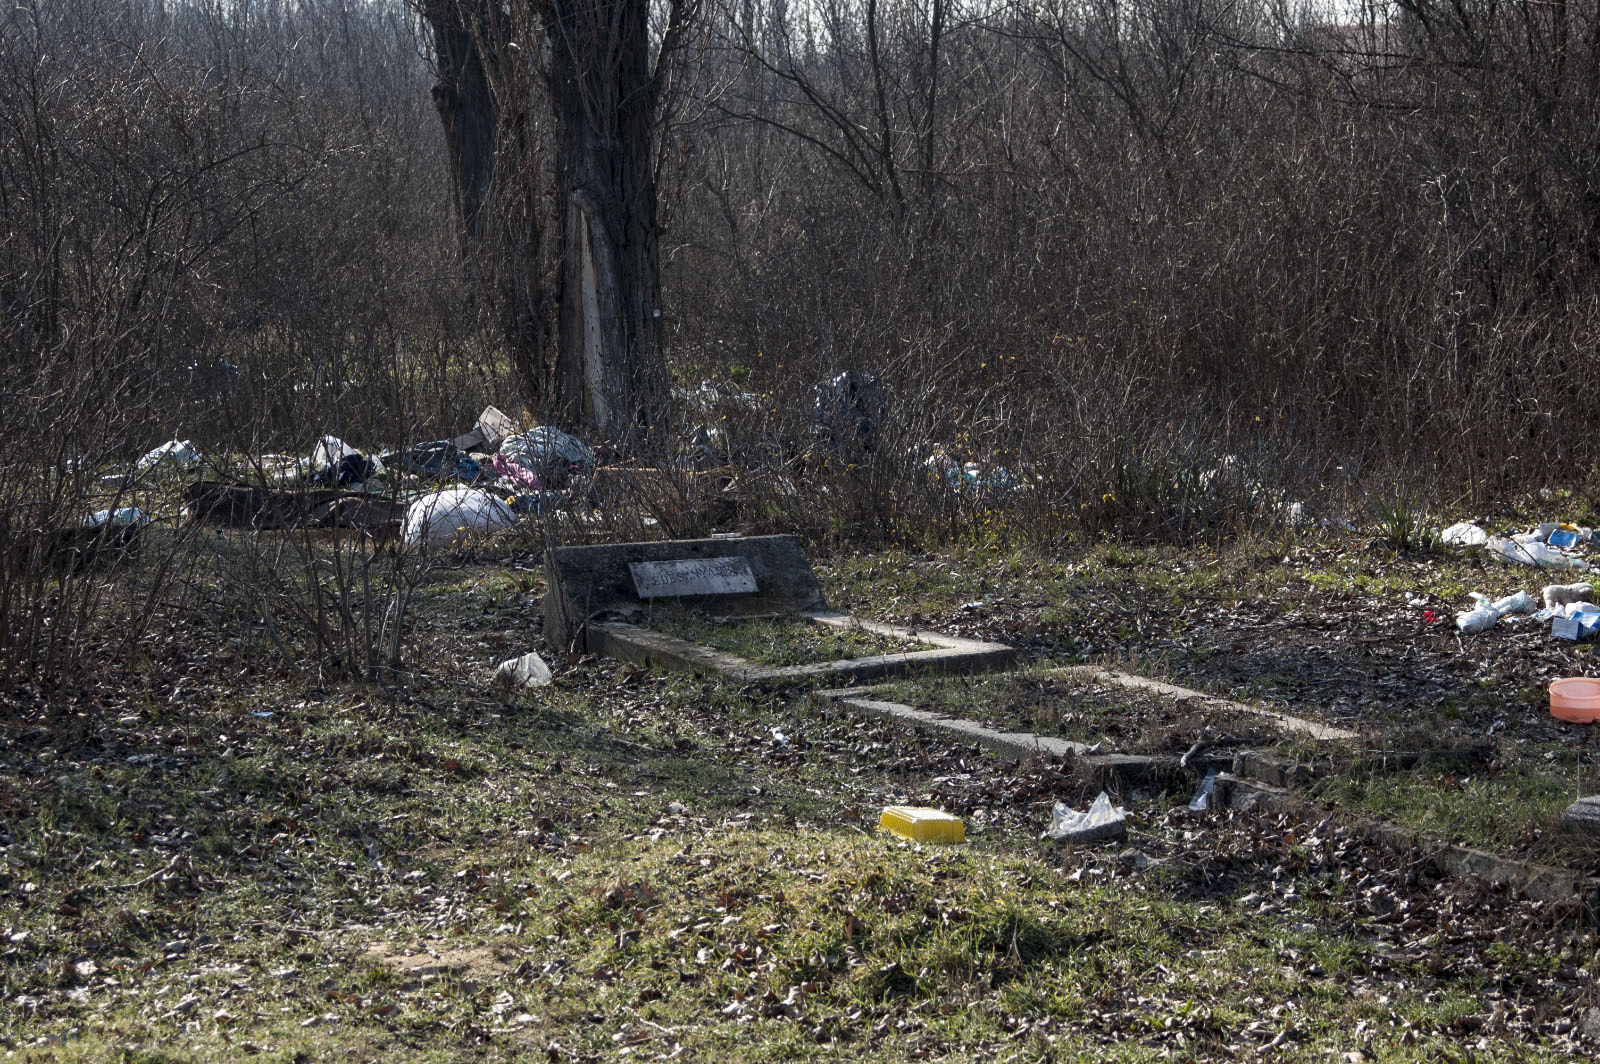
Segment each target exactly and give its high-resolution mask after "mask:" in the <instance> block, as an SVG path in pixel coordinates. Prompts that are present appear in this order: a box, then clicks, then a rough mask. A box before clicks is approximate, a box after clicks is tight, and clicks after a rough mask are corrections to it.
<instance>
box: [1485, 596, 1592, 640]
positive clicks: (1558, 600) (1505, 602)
mask: <svg viewBox="0 0 1600 1064" xmlns="http://www.w3.org/2000/svg"><path fill="white" fill-rule="evenodd" d="M1471 598H1472V606H1471V608H1470V609H1465V610H1462V611H1461V612H1460V613H1457V614H1456V628H1457V629H1458V630H1459V631H1460V632H1462V633H1463V634H1465V635H1477V634H1479V633H1481V632H1487V631H1488V630H1489V629H1491V628H1493V627H1495V626H1496V625H1498V624H1499V623H1500V622H1501V621H1502V620H1505V619H1512V620H1517V619H1521V618H1524V617H1526V618H1529V619H1531V620H1534V621H1538V622H1541V623H1542V622H1546V621H1548V622H1549V624H1550V635H1551V637H1552V638H1555V639H1568V640H1574V641H1576V640H1580V639H1592V638H1594V637H1595V635H1596V634H1600V606H1597V605H1595V603H1594V602H1593V601H1592V600H1593V598H1594V585H1593V584H1588V583H1581V584H1549V585H1547V586H1546V587H1545V589H1544V590H1543V592H1541V593H1540V598H1541V599H1543V601H1544V607H1543V608H1542V609H1541V608H1539V603H1538V602H1537V601H1535V600H1534V598H1533V596H1532V595H1529V594H1528V593H1527V592H1526V591H1518V592H1517V593H1516V594H1514V595H1506V596H1505V597H1504V598H1499V599H1490V598H1489V596H1488V595H1484V594H1482V593H1480V592H1476V591H1475V592H1473V593H1472V595H1471Z"/></svg>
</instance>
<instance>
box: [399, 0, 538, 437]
mask: <svg viewBox="0 0 1600 1064" xmlns="http://www.w3.org/2000/svg"><path fill="white" fill-rule="evenodd" d="M420 10H421V13H422V15H423V18H424V19H425V20H426V21H427V23H428V25H429V27H430V29H431V30H432V32H433V41H434V53H435V57H436V62H437V64H438V78H437V80H436V81H435V83H434V87H433V100H434V105H435V106H436V107H437V108H438V111H439V119H440V121H441V122H442V123H443V126H444V135H445V148H446V154H447V155H448V156H449V160H450V181H451V186H452V189H453V191H454V193H455V200H456V207H457V211H458V217H459V220H460V226H461V253H462V257H463V260H464V261H465V263H466V266H467V271H468V273H469V275H470V276H471V279H472V281H473V283H474V288H475V290H476V293H477V297H478V298H479V299H481V300H482V301H483V304H484V306H485V308H486V309H487V311H488V312H489V314H490V315H491V316H492V318H493V319H494V320H495V323H496V325H497V326H498V328H499V332H500V335H501V338H502V339H503V340H504V342H505V344H506V348H507V352H508V354H509V356H510V358H511V364H512V370H513V372H514V374H515V376H516V379H517V384H518V387H519V389H520V391H521V393H522V399H523V401H524V403H526V404H527V406H528V408H529V409H530V410H532V411H535V412H539V413H542V412H544V411H545V409H546V407H547V406H548V396H549V394H550V381H549V377H550V371H549V362H550V358H549V349H550V347H551V343H550V339H551V332H552V329H551V319H552V312H551V303H552V293H551V286H550V285H549V283H548V282H547V281H546V279H545V276H544V275H545V273H546V272H547V271H546V270H544V269H543V267H542V256H543V253H544V229H545V227H546V223H545V221H544V219H543V214H544V211H543V208H542V205H541V203H540V200H541V192H542V190H541V183H542V174H541V171H542V169H543V168H542V165H541V161H540V158H539V151H538V146H537V144H536V143H535V140H536V130H535V120H534V118H533V115H532V108H533V105H534V100H533V99H532V98H531V95H532V94H531V92H530V89H531V88H532V87H533V78H532V77H531V75H530V74H529V73H528V72H527V64H526V62H525V60H524V59H523V58H522V56H521V55H520V54H519V51H518V47H517V46H516V45H515V44H514V43H513V30H512V25H511V20H510V17H509V16H508V14H507V11H506V9H505V8H504V7H502V6H501V5H499V4H498V3H496V2H494V0H420Z"/></svg>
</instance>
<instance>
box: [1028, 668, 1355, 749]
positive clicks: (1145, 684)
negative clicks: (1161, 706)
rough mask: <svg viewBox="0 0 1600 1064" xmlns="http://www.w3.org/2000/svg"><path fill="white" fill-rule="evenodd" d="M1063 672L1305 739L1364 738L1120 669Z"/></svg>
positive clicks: (1273, 710)
mask: <svg viewBox="0 0 1600 1064" xmlns="http://www.w3.org/2000/svg"><path fill="white" fill-rule="evenodd" d="M1060 671H1061V672H1062V673H1064V674H1066V675H1071V676H1080V677H1083V678H1085V679H1091V680H1098V681H1099V682H1101V683H1110V684H1116V685H1117V686H1119V687H1131V688H1134V689H1135V690H1139V691H1149V692H1150V693H1151V694H1159V695H1166V696H1167V697H1168V698H1175V699H1178V700H1179V701H1188V700H1190V699H1199V700H1200V701H1202V702H1209V703H1211V704H1212V705H1214V706H1217V707H1219V708H1221V709H1228V710H1232V711H1233V712H1235V713H1248V714H1250V715H1251V716H1256V717H1265V718H1266V719H1268V720H1271V721H1273V722H1274V723H1275V724H1277V726H1278V728H1279V729H1280V730H1282V731H1286V732H1298V733H1300V734H1301V735H1305V736H1307V737H1309V738H1312V739H1317V740H1319V741H1330V740H1332V741H1337V740H1348V739H1359V738H1361V735H1360V734H1359V733H1357V732H1353V731H1349V730H1347V729H1345V728H1336V727H1334V726H1333V725H1331V724H1318V723H1317V722H1316V721H1314V720H1305V719H1303V718H1301V717H1292V716H1290V715H1289V714H1287V713H1280V712H1278V711H1277V710H1275V709H1267V708H1266V707H1265V706H1256V705H1251V704H1250V703H1249V702H1235V701H1233V700H1232V699H1228V698H1219V697H1217V696H1216V695H1208V694H1206V693H1205V692H1204V691H1195V690H1193V689H1191V688H1188V687H1179V686H1178V685H1177V684H1171V683H1164V682H1163V681H1161V680H1152V679H1150V678H1149V677H1146V676H1136V675H1134V674H1133V673H1131V672H1119V671H1117V670H1116V669H1108V668H1105V667H1104V666H1101V665H1070V666H1067V667H1066V668H1063V669H1061V670H1060Z"/></svg>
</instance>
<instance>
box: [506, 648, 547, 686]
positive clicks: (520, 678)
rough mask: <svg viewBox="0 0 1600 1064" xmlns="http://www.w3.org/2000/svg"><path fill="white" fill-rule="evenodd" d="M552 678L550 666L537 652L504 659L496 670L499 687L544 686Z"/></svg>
mask: <svg viewBox="0 0 1600 1064" xmlns="http://www.w3.org/2000/svg"><path fill="white" fill-rule="evenodd" d="M550 680H551V675H550V666H549V665H547V664H545V660H544V659H543V658H541V657H540V656H539V655H538V654H535V653H528V654H524V655H522V657H520V658H511V659H510V660H508V661H502V662H501V663H500V667H499V668H497V669H495V671H494V682H495V684H496V686H499V687H544V686H546V685H548V684H549V683H550Z"/></svg>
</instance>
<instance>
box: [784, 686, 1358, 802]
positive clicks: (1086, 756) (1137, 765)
mask: <svg viewBox="0 0 1600 1064" xmlns="http://www.w3.org/2000/svg"><path fill="white" fill-rule="evenodd" d="M1041 672H1042V673H1043V674H1045V675H1051V674H1054V675H1058V676H1065V677H1076V678H1081V679H1085V680H1088V681H1091V682H1101V683H1112V684H1116V685H1118V686H1121V687H1128V688H1132V689H1135V690H1140V691H1149V692H1151V693H1154V694H1161V695H1166V696H1168V697H1171V698H1175V699H1177V700H1178V701H1180V702H1187V701H1191V700H1198V701H1201V702H1204V703H1206V704H1207V705H1209V706H1213V707H1216V708H1219V709H1226V710H1229V711H1231V712H1236V713H1247V714H1250V715H1252V716H1257V717H1261V718H1263V719H1265V720H1269V721H1271V722H1272V723H1273V724H1275V725H1276V726H1277V727H1278V728H1280V729H1281V730H1283V731H1285V732H1289V733H1295V734H1301V735H1305V736H1307V737H1309V738H1310V739H1312V740H1315V741H1318V742H1339V741H1345V740H1352V739H1359V738H1360V736H1359V735H1358V734H1357V733H1355V732H1352V731H1346V730H1345V729H1343V728H1334V727H1331V726H1329V725H1324V724H1318V723H1317V722H1315V721H1310V720H1304V719H1302V718H1300V717H1294V716H1290V715H1289V714H1287V713H1279V712H1278V711H1276V710H1271V709H1265V708H1263V707H1261V706H1254V705H1251V704H1249V703H1248V702H1235V701H1232V700H1230V699H1226V698H1217V697H1214V696H1212V695H1208V694H1205V693H1203V692H1200V691H1194V690H1191V689H1189V688H1187V687H1178V686H1177V685H1175V684H1169V683H1162V682H1160V681H1158V680H1150V679H1146V678H1145V677H1143V676H1135V675H1133V674H1131V673H1125V672H1117V671H1115V670H1112V669H1105V668H1101V667H1100V666H1097V665H1081V666H1080V665H1067V666H1062V667H1059V668H1050V669H1043V670H1041ZM871 694H872V691H871V689H870V688H868V689H864V690H863V689H859V688H857V689H852V688H839V689H834V690H827V691H818V692H816V695H817V697H819V698H824V699H827V700H829V701H834V702H840V703H843V704H844V705H847V706H850V707H851V708H853V709H860V710H864V711H866V712H868V713H872V714H875V715H877V716H880V717H884V718H886V719H889V720H891V721H894V722H895V723H898V724H903V725H905V726H907V727H910V728H912V729H914V730H918V731H928V732H937V733H940V734H942V735H946V736H949V737H950V738H953V739H956V740H958V741H960V742H969V743H976V744H977V745H979V746H982V747H984V748H985V749H988V750H993V751H995V752H996V753H999V754H1002V755H1005V756H1008V757H1015V758H1018V759H1020V760H1026V759H1027V758H1029V757H1036V756H1043V757H1059V758H1068V759H1074V760H1077V761H1079V762H1083V763H1085V764H1090V763H1092V764H1094V765H1095V766H1097V767H1099V768H1103V769H1105V770H1106V771H1109V772H1110V773H1111V774H1112V775H1113V776H1116V777H1118V778H1122V777H1130V778H1146V777H1148V776H1153V775H1160V774H1162V773H1168V774H1170V772H1171V771H1175V770H1176V769H1177V768H1178V759H1177V758H1175V757H1168V756H1165V755H1158V754H1121V753H1116V752H1108V753H1102V752H1101V744H1099V743H1095V744H1092V745H1091V744H1089V743H1085V742H1079V741H1077V740H1073V739H1062V738H1058V737H1056V736H1051V735H1039V734H1037V733H1035V732H1028V731H1002V730H1000V729H997V728H991V727H989V726H988V725H987V724H981V723H979V722H978V721H974V720H967V719H966V718H964V717H953V716H950V715H948V714H945V713H939V712H936V711H933V710H927V709H918V708H917V707H915V706H908V705H904V704H902V703H899V702H889V701H886V700H884V699H879V698H873V697H871ZM1249 753H1253V751H1249ZM1234 760H1235V759H1234V756H1233V755H1231V754H1230V755H1228V756H1227V757H1221V758H1218V757H1212V758H1207V757H1201V758H1197V759H1196V760H1195V761H1194V762H1192V763H1193V764H1194V765H1195V766H1196V767H1197V768H1200V769H1201V770H1204V769H1208V768H1218V769H1225V768H1229V767H1231V766H1233V764H1234Z"/></svg>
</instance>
